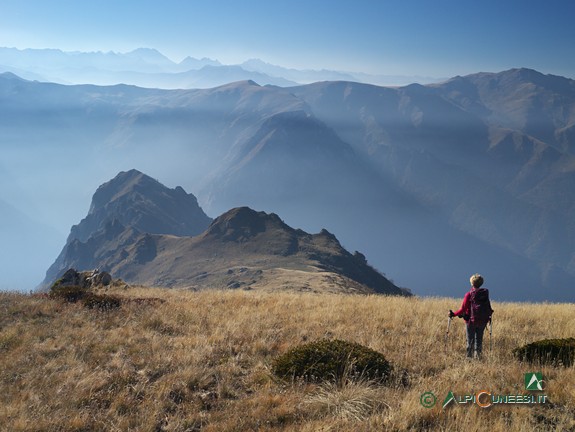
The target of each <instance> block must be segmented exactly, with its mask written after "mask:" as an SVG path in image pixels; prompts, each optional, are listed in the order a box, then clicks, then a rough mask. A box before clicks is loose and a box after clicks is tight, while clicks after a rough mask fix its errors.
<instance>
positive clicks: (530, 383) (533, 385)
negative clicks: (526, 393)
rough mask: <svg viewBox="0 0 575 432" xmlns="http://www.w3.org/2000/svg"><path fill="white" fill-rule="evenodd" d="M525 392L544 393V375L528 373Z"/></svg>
mask: <svg viewBox="0 0 575 432" xmlns="http://www.w3.org/2000/svg"><path fill="white" fill-rule="evenodd" d="M525 390H531V391H543V374H542V373H541V372H528V373H526V374H525Z"/></svg>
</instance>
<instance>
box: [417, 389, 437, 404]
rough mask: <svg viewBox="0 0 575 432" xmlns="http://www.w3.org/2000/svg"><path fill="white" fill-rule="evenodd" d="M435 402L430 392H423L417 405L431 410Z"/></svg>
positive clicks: (435, 398)
mask: <svg viewBox="0 0 575 432" xmlns="http://www.w3.org/2000/svg"><path fill="white" fill-rule="evenodd" d="M436 402H437V397H436V396H435V395H434V394H433V393H432V392H425V393H423V394H422V395H421V397H420V398H419V403H420V404H421V405H422V406H423V407H425V408H433V407H434V406H435V403H436Z"/></svg>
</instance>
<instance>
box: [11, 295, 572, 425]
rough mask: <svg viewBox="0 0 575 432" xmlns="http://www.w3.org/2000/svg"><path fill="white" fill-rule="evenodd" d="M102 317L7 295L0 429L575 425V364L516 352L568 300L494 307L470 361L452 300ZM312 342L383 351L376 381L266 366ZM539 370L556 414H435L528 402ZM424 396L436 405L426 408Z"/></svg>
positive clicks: (252, 304) (325, 300)
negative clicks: (382, 374) (479, 354)
mask: <svg viewBox="0 0 575 432" xmlns="http://www.w3.org/2000/svg"><path fill="white" fill-rule="evenodd" d="M107 294H110V295H112V294H113V295H117V296H119V297H120V298H121V299H122V301H121V306H120V307H119V308H115V309H111V310H108V311H101V310H99V309H97V308H96V309H88V308H85V307H84V306H83V305H82V304H81V303H75V304H70V303H64V302H63V301H60V300H54V299H50V298H47V297H42V296H26V295H19V294H10V293H2V294H0V430H3V431H4V430H6V431H35V432H36V431H61V430H63V431H116V430H121V431H182V432H183V431H195V430H202V431H229V430H238V431H240V430H278V431H284V430H285V431H288V430H289V431H314V430H320V429H322V428H323V429H324V430H328V429H329V430H342V431H343V430H345V431H351V430H353V431H357V430H359V431H368V430H397V431H407V430H414V431H415V430H425V429H427V430H466V431H475V430H491V431H525V430H550V429H553V430H573V428H574V427H575V408H574V405H573V400H575V369H574V368H573V367H570V368H565V367H554V366H547V365H544V366H539V365H530V364H523V363H520V362H519V361H518V360H517V359H515V357H514V356H513V354H512V349H513V348H516V347H518V346H522V345H524V344H526V343H529V342H532V341H535V340H541V339H548V338H566V337H571V336H573V334H572V331H573V328H575V315H574V314H573V313H572V310H573V305H562V304H557V305H553V304H542V305H536V304H511V303H506V304H503V303H494V305H493V307H494V309H495V311H496V312H495V314H494V322H495V324H494V338H493V350H492V351H491V352H489V348H488V347H489V336H488V335H486V358H485V359H484V360H483V361H482V362H478V361H467V360H466V359H465V358H464V326H463V322H462V321H459V320H457V321H454V322H453V323H452V326H451V332H450V339H449V343H448V346H447V349H446V346H445V344H444V335H445V330H446V321H447V319H446V318H447V311H448V309H449V308H453V307H455V306H456V305H457V303H459V301H460V300H459V299H458V300H455V299H432V298H429V299H418V298H406V297H386V296H359V295H358V296H341V295H332V294H321V295H316V294H311V293H281V292H276V293H273V294H270V293H265V292H256V291H243V290H230V291H220V290H217V291H213V290H208V291H202V292H191V291H183V290H164V289H145V288H129V289H119V288H118V289H110V290H109V291H108V292H107ZM321 339H334V340H335V339H337V340H345V341H349V342H353V343H358V344H361V345H363V346H366V347H369V348H370V349H373V350H375V351H377V352H380V353H382V354H383V355H384V356H385V358H386V359H388V360H389V362H390V363H391V364H392V365H393V366H394V368H395V369H396V370H398V371H405V373H404V374H403V376H399V375H397V376H393V375H392V376H391V377H390V381H389V382H386V383H385V385H380V384H378V383H377V382H370V381H366V380H364V381H359V382H357V381H350V382H347V383H345V384H344V385H334V384H332V383H309V382H305V381H297V380H296V381H289V380H288V381H284V380H280V379H277V378H275V377H274V375H273V374H272V371H271V368H272V364H273V362H274V359H276V358H278V357H279V356H281V355H282V354H285V353H287V352H288V351H289V350H290V349H292V348H294V347H295V346H298V345H302V344H306V343H309V342H312V341H316V340H321ZM539 371H541V372H542V374H543V377H544V379H545V384H546V388H545V394H546V395H548V398H549V400H550V402H551V404H548V405H545V406H536V407H528V406H522V405H515V406H498V407H494V408H493V407H492V408H490V409H481V408H479V407H478V406H476V405H468V406H451V407H449V408H447V409H446V410H442V408H441V404H442V401H443V399H444V398H445V396H446V395H447V394H448V392H449V391H452V392H454V393H455V394H465V393H471V392H477V391H480V390H489V391H492V392H495V393H498V394H524V393H529V392H527V391H526V390H525V386H524V374H525V373H527V372H539ZM428 391H432V392H434V393H435V395H436V396H437V399H438V402H437V405H436V406H435V407H433V408H431V409H427V408H424V407H423V406H421V404H420V397H421V395H422V393H424V392H428Z"/></svg>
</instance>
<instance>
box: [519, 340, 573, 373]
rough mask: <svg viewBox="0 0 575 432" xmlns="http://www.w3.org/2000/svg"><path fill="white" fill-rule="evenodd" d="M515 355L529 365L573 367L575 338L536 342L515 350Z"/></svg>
mask: <svg viewBox="0 0 575 432" xmlns="http://www.w3.org/2000/svg"><path fill="white" fill-rule="evenodd" d="M513 354H514V355H515V357H517V358H518V359H519V360H521V361H527V362H529V363H541V364H551V365H555V366H557V365H563V366H571V365H573V363H574V360H575V338H565V339H544V340H540V341H536V342H533V343H530V344H528V345H524V346H522V347H520V348H515V349H514V350H513Z"/></svg>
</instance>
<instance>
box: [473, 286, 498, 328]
mask: <svg viewBox="0 0 575 432" xmlns="http://www.w3.org/2000/svg"><path fill="white" fill-rule="evenodd" d="M469 300H470V301H471V305H470V307H469V312H470V315H469V317H470V318H469V322H470V323H472V324H474V325H485V324H487V323H488V322H489V318H491V313H492V312H493V311H492V310H491V302H490V301H489V291H488V290H487V289H485V288H479V289H475V290H471V293H470V296H469Z"/></svg>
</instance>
